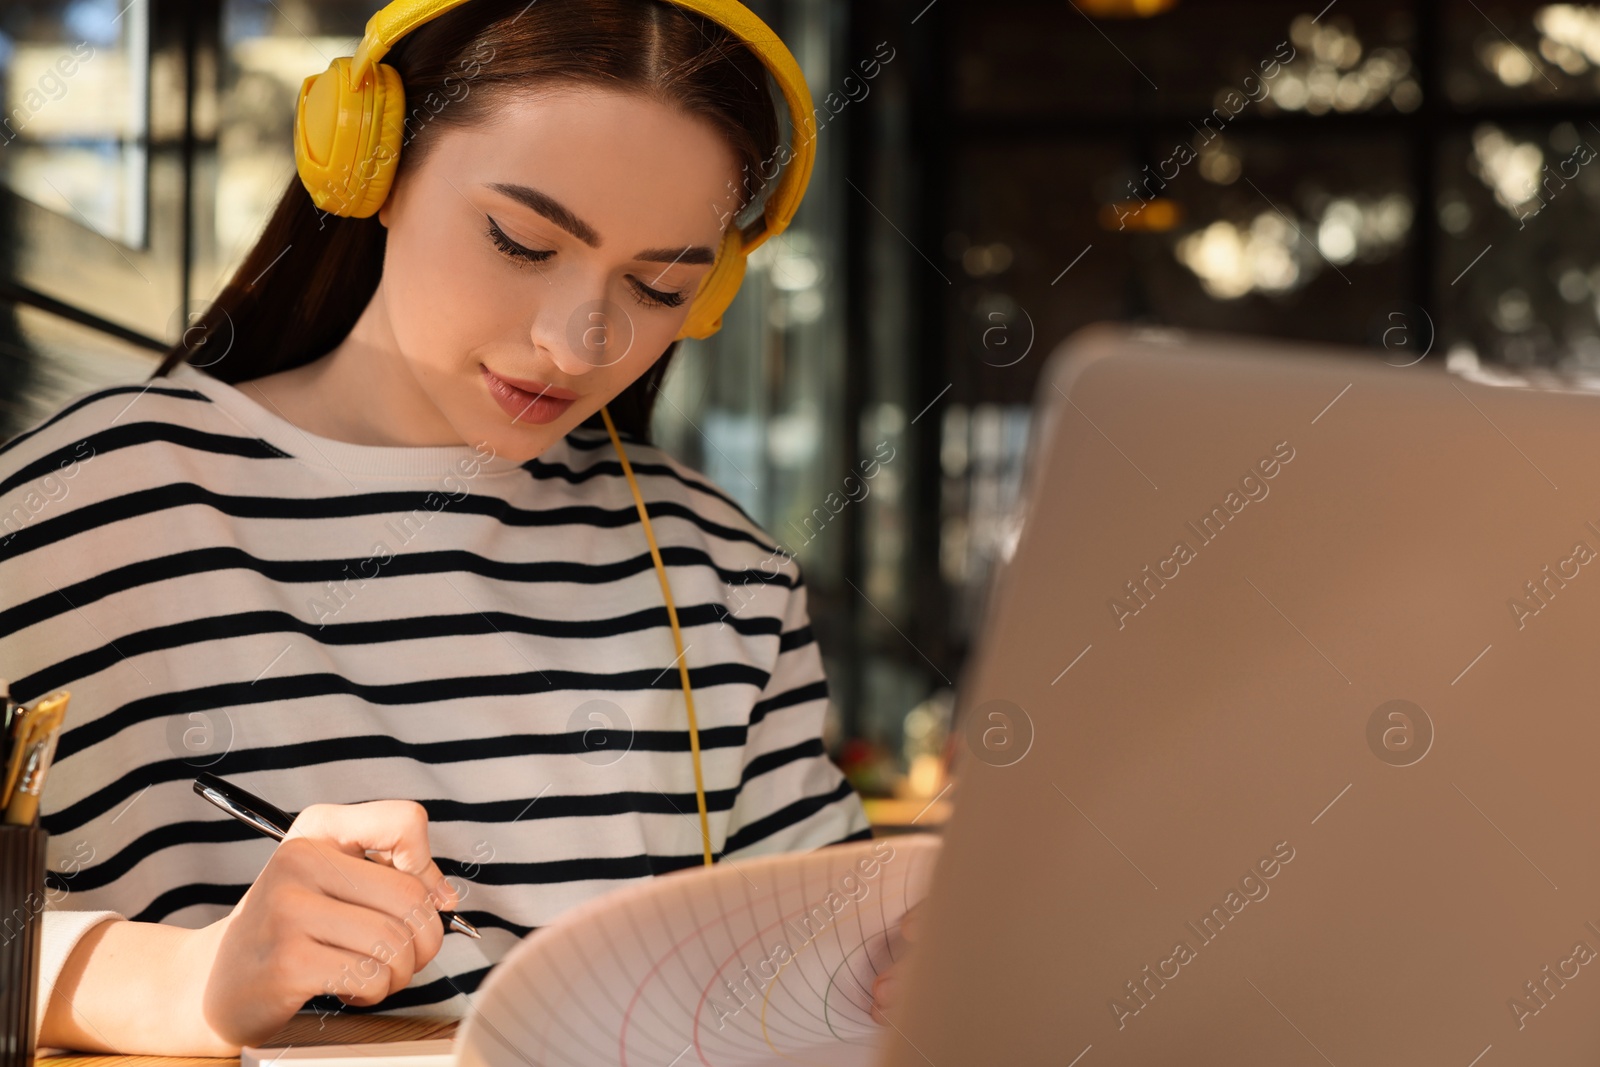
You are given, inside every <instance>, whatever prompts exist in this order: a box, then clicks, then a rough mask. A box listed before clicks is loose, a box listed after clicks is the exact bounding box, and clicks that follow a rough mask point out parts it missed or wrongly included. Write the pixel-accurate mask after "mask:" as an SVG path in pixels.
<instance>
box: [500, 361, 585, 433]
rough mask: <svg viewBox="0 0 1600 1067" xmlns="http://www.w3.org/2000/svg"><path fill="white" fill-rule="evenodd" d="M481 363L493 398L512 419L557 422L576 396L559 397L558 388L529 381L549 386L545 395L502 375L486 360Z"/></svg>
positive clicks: (513, 420)
mask: <svg viewBox="0 0 1600 1067" xmlns="http://www.w3.org/2000/svg"><path fill="white" fill-rule="evenodd" d="M479 367H480V369H481V370H482V373H483V381H484V384H485V385H486V386H487V387H488V390H489V396H490V398H491V399H493V400H494V402H495V404H496V405H498V406H499V408H500V410H501V411H503V412H505V414H506V416H507V417H508V418H509V419H510V420H511V421H512V422H520V423H539V424H543V423H549V422H554V421H555V420H556V419H559V418H560V417H561V416H563V415H565V414H566V413H567V409H568V408H570V407H572V404H573V399H575V398H573V399H568V398H565V397H563V398H558V397H557V396H556V390H553V389H548V387H546V386H544V385H542V384H540V383H529V384H539V385H540V388H541V389H542V390H547V391H545V392H543V394H542V395H541V394H540V393H536V392H533V391H532V390H529V389H524V388H523V387H522V386H520V385H516V384H513V383H512V382H509V381H507V380H505V379H504V378H501V377H500V376H499V375H498V374H495V373H494V371H492V370H490V369H489V368H488V367H485V366H483V365H482V364H479ZM561 392H563V393H568V395H569V396H570V395H571V394H570V391H569V390H565V389H563V390H561Z"/></svg>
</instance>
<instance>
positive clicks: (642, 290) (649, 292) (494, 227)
mask: <svg viewBox="0 0 1600 1067" xmlns="http://www.w3.org/2000/svg"><path fill="white" fill-rule="evenodd" d="M485 217H487V216H485ZM486 232H487V234H488V237H489V240H490V241H492V242H494V246H495V248H497V249H499V250H500V252H501V253H502V254H503V255H505V257H506V258H507V259H510V260H512V261H513V262H515V263H516V264H517V265H518V266H522V265H523V264H525V263H543V262H544V261H545V260H547V259H549V258H550V257H551V256H553V255H555V253H554V252H540V251H535V250H534V249H531V248H524V247H523V246H522V245H519V244H517V243H516V242H515V241H513V240H512V239H511V238H509V237H507V236H506V235H505V233H504V232H503V231H502V230H501V229H500V226H499V224H497V223H496V222H495V221H494V219H493V218H490V219H489V229H488V230H487V231H486ZM628 281H629V283H630V285H629V289H630V291H631V292H632V293H633V298H634V300H635V301H636V302H637V303H638V304H639V305H640V306H641V307H655V308H675V307H679V306H681V305H682V304H683V302H684V299H685V297H684V295H683V294H682V293H663V292H658V291H657V290H655V289H652V288H650V287H649V286H648V285H645V284H644V283H642V282H640V281H639V280H638V279H637V278H629V279H628Z"/></svg>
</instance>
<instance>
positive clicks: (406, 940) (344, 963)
mask: <svg viewBox="0 0 1600 1067" xmlns="http://www.w3.org/2000/svg"><path fill="white" fill-rule="evenodd" d="M369 850H370V851H373V852H380V853H387V861H388V862H389V863H392V864H393V866H388V865H386V864H385V863H384V862H373V861H371V860H369V859H367V858H366V856H365V854H366V852H367V851H369ZM459 903H460V900H459V897H458V896H457V895H456V892H455V890H454V888H453V887H451V885H450V884H449V882H447V881H446V880H445V878H444V874H443V873H442V872H441V871H440V870H439V868H438V866H437V865H436V864H435V863H434V862H433V855H432V852H431V851H430V850H429V848H428V816H427V812H426V811H425V810H424V809H423V807H422V805H420V804H417V803H415V802H413V801H408V800H373V801H368V802H365V803H361V804H312V805H311V806H310V807H307V808H306V809H305V810H304V811H302V812H300V814H299V815H297V816H296V817H295V820H294V824H293V826H291V827H290V830H289V833H288V834H287V835H286V836H285V837H284V839H283V840H282V841H281V842H279V844H278V847H277V849H276V850H275V851H274V852H273V853H272V857H271V859H269V860H268V861H267V865H266V867H265V868H264V869H263V870H262V872H261V874H260V875H259V876H258V877H257V878H256V880H255V882H254V883H253V884H252V885H251V886H250V888H249V889H248V890H246V892H245V894H244V896H243V897H242V898H241V899H240V901H239V903H238V904H237V905H235V906H234V909H233V911H232V912H230V913H229V914H228V915H227V916H226V917H225V918H223V919H219V920H218V921H217V922H215V923H212V924H211V925H210V926H208V927H206V928H205V929H204V930H202V931H198V933H199V934H200V943H199V944H198V945H197V946H196V948H197V951H198V952H199V953H200V958H199V960H198V965H199V967H200V968H201V973H204V974H207V975H208V977H206V978H205V979H204V981H205V988H204V992H203V994H202V997H201V1004H202V1011H203V1014H204V1016H205V1021H206V1023H207V1024H208V1025H209V1027H210V1029H211V1031H212V1033H213V1034H214V1035H215V1036H216V1037H217V1038H218V1039H220V1040H221V1041H222V1042H224V1043H226V1044H229V1045H237V1046H243V1045H248V1044H257V1043H259V1042H261V1041H264V1040H266V1039H267V1038H269V1037H271V1036H272V1035H273V1034H275V1033H277V1032H278V1030H279V1029H281V1028H282V1027H283V1025H284V1024H285V1023H287V1022H288V1021H289V1019H290V1018H291V1017H292V1016H293V1015H294V1013H295V1012H296V1011H298V1010H300V1009H301V1008H302V1007H304V1006H305V1002H306V1001H307V1000H308V999H310V998H311V997H313V996H316V995H318V994H334V995H337V996H338V997H339V999H340V1000H342V1001H344V1002H345V1003H346V1004H359V1005H372V1004H376V1003H378V1002H379V1001H381V1000H383V999H384V998H385V997H387V996H388V995H389V994H391V993H393V992H395V991H397V990H399V989H403V988H405V986H406V985H407V984H409V983H410V981H411V978H412V976H413V975H414V974H416V973H417V971H419V970H421V969H422V968H423V967H424V966H426V965H427V964H428V962H429V961H430V960H432V959H433V957H434V956H435V955H437V954H438V951H439V946H440V943H441V942H442V941H443V939H444V927H443V924H442V923H441V922H440V919H439V910H440V909H451V908H454V907H456V906H457V905H458V904H459ZM208 956H209V959H207V958H206V957H208Z"/></svg>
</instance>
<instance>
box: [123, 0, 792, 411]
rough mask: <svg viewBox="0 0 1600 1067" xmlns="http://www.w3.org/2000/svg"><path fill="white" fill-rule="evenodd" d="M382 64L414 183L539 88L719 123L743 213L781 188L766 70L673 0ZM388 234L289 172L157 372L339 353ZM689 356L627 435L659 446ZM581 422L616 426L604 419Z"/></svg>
mask: <svg viewBox="0 0 1600 1067" xmlns="http://www.w3.org/2000/svg"><path fill="white" fill-rule="evenodd" d="M384 62H385V63H387V64H389V65H390V66H392V67H394V68H395V70H396V71H398V72H399V74H400V77H401V80H402V81H403V82H404V83H405V93H406V116H407V118H406V125H405V134H404V136H403V138H402V142H401V143H402V146H403V147H402V150H401V152H400V160H399V164H398V166H399V172H400V173H405V171H406V170H407V169H408V168H410V167H415V166H416V165H417V164H418V163H419V162H420V161H421V160H422V158H423V157H424V156H425V155H426V153H427V151H428V149H429V147H430V146H431V145H432V144H433V143H434V141H435V140H436V138H435V137H433V136H430V132H431V131H433V130H434V128H435V127H440V126H468V125H471V124H473V123H474V122H476V121H479V120H480V119H481V118H482V117H483V116H484V115H485V114H486V113H487V112H490V111H492V109H493V106H494V103H495V101H496V100H497V99H498V98H499V97H500V94H501V93H506V92H515V91H517V90H518V89H526V88H529V87H531V86H533V85H537V84H541V83H542V84H549V83H559V84H562V85H580V84H586V85H597V86H602V87H605V88H609V89H621V90H627V91H636V92H639V93H642V94H645V95H647V96H649V97H651V98H652V99H656V100H659V101H662V102H664V103H667V104H670V105H673V106H675V107H678V108H680V109H682V110H684V111H686V112H687V113H689V114H692V115H696V116H700V117H702V118H704V119H705V120H707V121H709V122H711V123H712V124H713V125H714V127H715V128H716V129H717V130H718V131H719V132H720V133H721V134H722V135H723V136H724V137H725V138H727V140H728V143H729V144H730V146H731V147H732V148H733V150H734V152H735V154H736V156H737V158H738V160H739V161H740V163H741V165H742V173H743V174H744V175H746V180H745V183H744V186H745V187H744V189H743V191H742V193H741V194H740V196H741V202H740V203H741V206H743V205H748V204H749V203H751V202H753V201H754V200H755V199H756V196H757V194H758V193H759V192H760V191H761V189H762V188H763V186H764V184H765V183H764V182H763V181H762V179H763V178H764V177H765V178H770V177H771V175H770V174H767V173H766V169H767V168H766V167H765V166H764V165H763V161H767V160H771V159H773V158H774V156H775V155H776V154H777V151H778V140H779V137H780V136H781V131H780V128H779V123H778V115H777V111H776V109H775V106H774V98H773V94H772V92H771V91H770V89H769V88H768V86H767V80H766V79H767V77H768V75H767V71H766V68H765V67H764V66H763V65H762V63H761V61H760V59H758V58H757V57H756V56H755V54H754V53H753V52H751V51H750V50H749V49H748V48H746V47H745V46H744V44H743V43H742V42H741V41H740V40H739V39H738V38H737V37H735V36H734V35H733V34H731V33H730V32H729V31H727V30H726V29H724V28H723V27H721V26H719V25H717V24H716V23H715V22H712V21H711V20H709V19H706V18H704V17H702V16H700V15H697V14H695V13H693V12H690V11H687V10H685V9H683V8H680V7H677V6H676V5H674V4H671V3H667V2H663V0H535V2H532V3H530V2H529V0H472V2H470V3H465V4H462V5H461V6H459V7H457V8H455V9H454V10H452V11H450V12H448V13H446V14H444V15H441V16H440V17H438V18H436V19H434V20H432V21H430V22H428V23H425V24H424V25H422V26H420V27H418V28H417V29H416V30H414V31H412V32H411V33H409V34H407V35H406V36H405V37H402V38H401V39H400V40H399V41H398V42H397V43H396V44H395V46H394V48H393V49H391V50H390V51H389V53H388V55H386V56H385V57H384ZM397 180H398V175H397ZM736 224H737V223H736V222H734V223H730V225H736ZM387 234H388V231H387V230H386V229H385V228H384V226H383V225H382V223H380V222H379V221H378V218H377V216H376V215H372V216H370V217H368V218H364V219H356V218H344V217H341V216H337V215H330V214H326V213H324V212H323V211H321V210H319V209H318V208H317V207H316V205H315V204H313V203H312V201H311V197H310V194H309V193H307V192H306V189H305V187H304V186H303V185H302V184H301V182H300V178H299V176H298V175H293V176H291V178H290V180H289V183H288V186H287V187H286V188H285V189H284V191H283V194H282V196H281V197H279V199H278V204H277V207H276V208H275V209H274V211H273V213H272V218H271V219H270V220H269V221H268V222H267V225H266V229H265V230H264V231H263V232H262V234H261V237H260V239H259V240H258V241H256V244H255V247H254V248H252V249H251V250H250V253H249V255H247V256H246V257H245V259H244V262H243V263H242V264H240V266H239V268H238V270H237V271H235V272H234V274H233V277H232V278H231V279H230V280H229V282H228V284H227V286H226V287H225V288H224V289H223V291H222V293H221V294H220V295H219V296H218V297H217V298H216V299H215V300H214V301H213V302H212V303H211V305H210V306H209V307H208V308H207V310H206V311H205V312H204V313H203V314H202V315H201V316H200V317H199V318H198V319H197V320H196V321H195V323H194V324H193V325H192V326H190V328H189V329H188V330H187V331H185V333H184V335H183V337H182V338H180V339H179V340H178V342H177V343H175V344H174V345H173V346H172V347H171V348H169V349H168V350H167V352H166V353H165V355H164V356H163V358H162V361H161V364H160V366H159V367H157V369H156V371H155V374H156V375H158V376H159V375H164V374H166V373H167V372H168V371H170V370H171V369H172V368H173V367H175V366H177V365H178V364H179V363H183V362H192V363H194V364H195V365H196V366H197V367H201V368H203V369H204V370H205V371H206V373H209V374H211V375H214V376H215V377H217V378H219V379H221V380H222V381H225V382H229V383H234V384H237V383H239V382H245V381H249V380H251V379H253V378H259V377H262V376H264V375H267V374H272V373H274V372H277V371H281V370H288V369H290V368H293V367H298V366H301V365H302V364H305V363H310V362H311V361H312V360H314V359H316V358H318V357H320V356H322V355H325V354H326V353H327V352H329V351H330V350H331V349H333V348H334V347H335V346H336V345H338V344H339V342H340V341H342V340H344V338H345V337H346V336H347V335H348V334H349V333H350V330H351V328H352V327H353V326H354V325H355V323H356V320H357V319H358V318H359V317H360V315H361V312H362V311H363V310H364V309H365V307H366V305H367V303H368V301H369V300H371V298H372V294H373V293H374V292H376V291H377V288H378V282H379V279H380V277H381V276H382V271H383V252H384V243H385V240H386V238H387ZM677 347H678V343H677V342H676V341H673V342H672V343H671V344H670V345H668V346H667V348H666V350H665V352H664V353H663V355H662V356H661V357H660V358H658V359H657V360H656V361H655V363H654V364H652V365H651V367H650V369H649V370H647V371H646V372H645V373H644V374H642V375H640V377H639V378H638V379H636V380H635V381H633V382H632V383H630V384H629V385H628V387H627V388H625V389H623V390H622V392H620V393H619V394H618V395H617V396H616V397H615V398H613V399H612V400H611V401H610V402H609V403H608V404H607V409H608V410H609V411H610V413H611V418H612V420H613V421H614V422H615V423H616V426H617V430H618V431H619V432H621V433H626V434H629V435H631V436H632V437H635V438H637V439H639V440H642V441H649V439H650V417H651V413H652V411H653V410H654V407H655V397H656V392H657V390H658V388H659V386H660V383H661V380H662V379H663V378H664V377H665V375H666V372H667V369H668V366H669V364H670V363H671V361H672V356H673V354H674V353H675V352H676V351H677ZM219 349H222V350H224V351H225V355H223V356H221V357H220V358H219V357H218V356H217V355H216V354H215V353H216V352H217V351H218V350H219ZM583 425H585V426H596V427H603V426H604V422H603V421H602V420H601V418H600V413H599V412H598V411H597V412H595V413H594V414H593V415H591V416H590V417H589V418H588V419H587V420H585V421H584V423H583Z"/></svg>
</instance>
